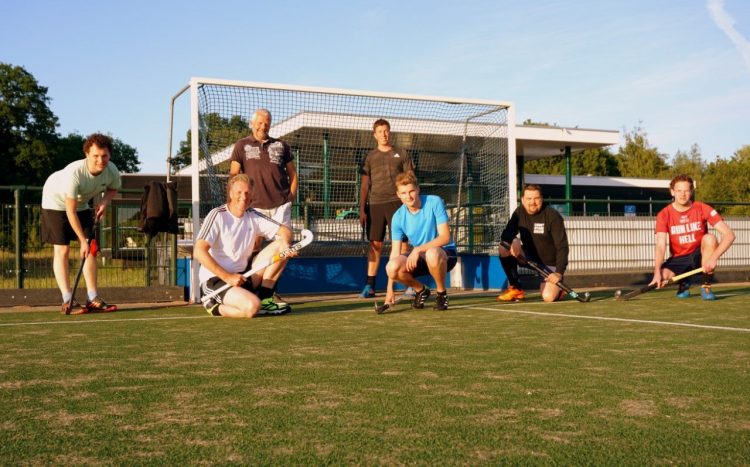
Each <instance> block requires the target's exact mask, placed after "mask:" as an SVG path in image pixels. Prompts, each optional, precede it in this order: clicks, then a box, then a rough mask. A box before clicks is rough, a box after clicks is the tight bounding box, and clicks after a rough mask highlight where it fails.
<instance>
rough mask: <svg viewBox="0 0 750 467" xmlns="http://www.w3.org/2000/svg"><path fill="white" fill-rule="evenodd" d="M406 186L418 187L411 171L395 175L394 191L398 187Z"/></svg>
mask: <svg viewBox="0 0 750 467" xmlns="http://www.w3.org/2000/svg"><path fill="white" fill-rule="evenodd" d="M406 185H414V186H419V183H417V176H416V175H414V172H412V171H411V170H409V171H408V172H401V173H400V174H398V175H396V190H398V187H400V186H406Z"/></svg>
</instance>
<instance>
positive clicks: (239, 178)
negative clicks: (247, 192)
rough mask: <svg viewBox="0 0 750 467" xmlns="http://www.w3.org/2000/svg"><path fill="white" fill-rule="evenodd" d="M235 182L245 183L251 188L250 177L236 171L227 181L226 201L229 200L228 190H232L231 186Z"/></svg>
mask: <svg viewBox="0 0 750 467" xmlns="http://www.w3.org/2000/svg"><path fill="white" fill-rule="evenodd" d="M235 183H247V186H248V188H252V187H251V183H250V177H248V176H247V174H243V173H238V174H237V175H235V176H233V177H231V178H230V179H229V181H228V182H227V203H228V202H229V192H230V191H232V187H233V186H234V185H235Z"/></svg>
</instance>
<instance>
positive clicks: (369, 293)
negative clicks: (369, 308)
mask: <svg viewBox="0 0 750 467" xmlns="http://www.w3.org/2000/svg"><path fill="white" fill-rule="evenodd" d="M374 297H375V289H373V288H372V286H371V285H370V284H367V285H366V286H365V288H364V289H362V293H360V294H359V298H374Z"/></svg>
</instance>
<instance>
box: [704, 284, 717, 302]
mask: <svg viewBox="0 0 750 467" xmlns="http://www.w3.org/2000/svg"><path fill="white" fill-rule="evenodd" d="M701 298H703V300H716V295H714V293H713V292H712V291H711V284H703V285H702V286H701Z"/></svg>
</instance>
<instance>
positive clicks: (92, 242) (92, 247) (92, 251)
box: [65, 219, 99, 315]
mask: <svg viewBox="0 0 750 467" xmlns="http://www.w3.org/2000/svg"><path fill="white" fill-rule="evenodd" d="M98 231H99V219H96V221H94V226H93V227H92V232H91V237H89V238H87V239H86V244H87V245H88V246H89V248H88V250H89V251H88V253H87V254H86V256H84V257H83V259H82V260H81V266H80V267H79V268H78V274H76V280H75V282H73V294H72V295H71V296H70V301H68V309H67V310H66V313H65V314H66V315H69V314H70V313H71V311H73V302H74V301H75V299H76V290H78V283H79V282H80V281H81V273H83V266H84V265H85V264H86V260H87V259H88V257H89V256H93V257H94V258H96V253H97V252H98V251H99V247H98V244H97V241H96V234H97V232H98ZM76 314H78V313H76Z"/></svg>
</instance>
